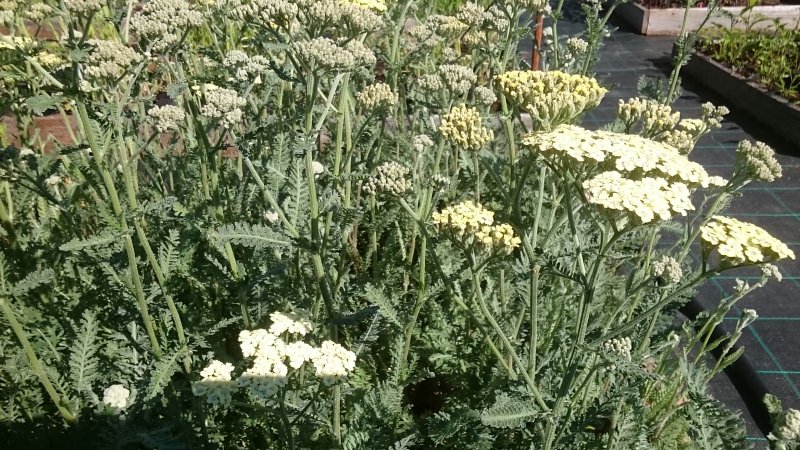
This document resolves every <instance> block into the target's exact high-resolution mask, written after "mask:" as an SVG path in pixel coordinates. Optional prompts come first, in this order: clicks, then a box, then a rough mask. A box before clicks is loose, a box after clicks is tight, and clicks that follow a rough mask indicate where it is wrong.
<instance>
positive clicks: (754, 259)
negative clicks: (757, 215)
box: [700, 216, 794, 265]
mask: <svg viewBox="0 0 800 450" xmlns="http://www.w3.org/2000/svg"><path fill="white" fill-rule="evenodd" d="M700 239H701V240H702V242H703V244H705V245H707V246H708V247H714V248H716V249H717V251H718V252H719V254H720V256H721V257H722V259H723V260H725V261H727V262H730V263H732V264H733V265H739V264H756V263H763V262H772V261H776V260H779V259H783V258H791V259H794V252H793V251H792V250H791V249H789V247H788V246H787V245H786V244H784V243H783V242H781V241H780V240H778V239H776V238H775V237H773V236H772V235H770V234H769V233H767V232H766V230H764V229H763V228H761V227H759V226H757V225H753V224H751V223H747V222H742V221H739V220H736V219H734V218H732V217H725V216H716V217H714V218H713V219H711V220H710V221H709V222H708V223H707V224H706V225H704V226H703V227H702V228H700Z"/></svg>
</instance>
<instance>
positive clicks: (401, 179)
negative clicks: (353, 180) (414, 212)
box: [361, 161, 412, 196]
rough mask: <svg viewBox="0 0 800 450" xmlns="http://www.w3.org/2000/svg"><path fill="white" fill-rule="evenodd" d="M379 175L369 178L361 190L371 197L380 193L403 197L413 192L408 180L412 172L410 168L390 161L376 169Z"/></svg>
mask: <svg viewBox="0 0 800 450" xmlns="http://www.w3.org/2000/svg"><path fill="white" fill-rule="evenodd" d="M376 171H377V174H376V175H375V176H372V177H369V179H367V181H366V182H365V183H364V185H363V186H362V187H361V189H362V190H363V191H364V192H365V193H367V194H369V195H377V194H379V193H383V194H388V195H394V196H401V195H403V194H405V193H406V192H408V191H410V190H411V187H412V185H411V181H409V180H408V178H407V177H408V174H409V173H410V170H409V169H408V167H406V166H404V165H402V164H400V163H397V162H394V161H389V162H385V163H383V164H381V165H380V166H378V168H377V169H376Z"/></svg>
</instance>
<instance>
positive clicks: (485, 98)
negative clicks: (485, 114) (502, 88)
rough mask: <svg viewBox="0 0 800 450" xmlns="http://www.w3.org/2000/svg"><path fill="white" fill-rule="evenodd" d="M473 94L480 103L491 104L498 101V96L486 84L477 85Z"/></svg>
mask: <svg viewBox="0 0 800 450" xmlns="http://www.w3.org/2000/svg"><path fill="white" fill-rule="evenodd" d="M473 95H474V96H475V103H478V104H479V105H484V106H491V105H492V104H494V102H496V101H497V96H496V95H494V92H493V91H492V90H491V89H489V88H487V87H486V86H476V87H475V89H474V90H473Z"/></svg>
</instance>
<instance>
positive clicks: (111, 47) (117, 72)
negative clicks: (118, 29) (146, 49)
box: [84, 39, 144, 80]
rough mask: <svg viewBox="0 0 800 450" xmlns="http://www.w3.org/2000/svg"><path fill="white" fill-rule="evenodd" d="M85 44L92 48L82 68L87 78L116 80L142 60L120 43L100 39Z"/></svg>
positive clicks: (137, 54)
mask: <svg viewBox="0 0 800 450" xmlns="http://www.w3.org/2000/svg"><path fill="white" fill-rule="evenodd" d="M87 42H88V44H89V45H90V46H91V47H92V50H91V51H90V52H89V57H88V58H87V60H86V66H85V67H84V73H85V74H86V76H87V77H88V78H95V79H100V78H105V79H110V80H116V79H118V78H120V77H121V76H122V75H124V74H125V71H126V70H128V68H130V67H131V66H134V65H136V64H138V63H139V62H141V61H142V59H143V58H144V57H143V56H142V55H140V54H139V53H137V52H136V50H134V49H132V48H130V47H128V46H127V45H125V44H122V43H120V42H115V41H104V40H102V39H89V40H88V41H87Z"/></svg>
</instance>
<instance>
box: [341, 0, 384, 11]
mask: <svg viewBox="0 0 800 450" xmlns="http://www.w3.org/2000/svg"><path fill="white" fill-rule="evenodd" d="M340 1H341V2H342V3H348V4H352V5H356V6H360V7H362V8H368V9H371V10H374V11H378V12H383V11H386V1H385V0H340Z"/></svg>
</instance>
